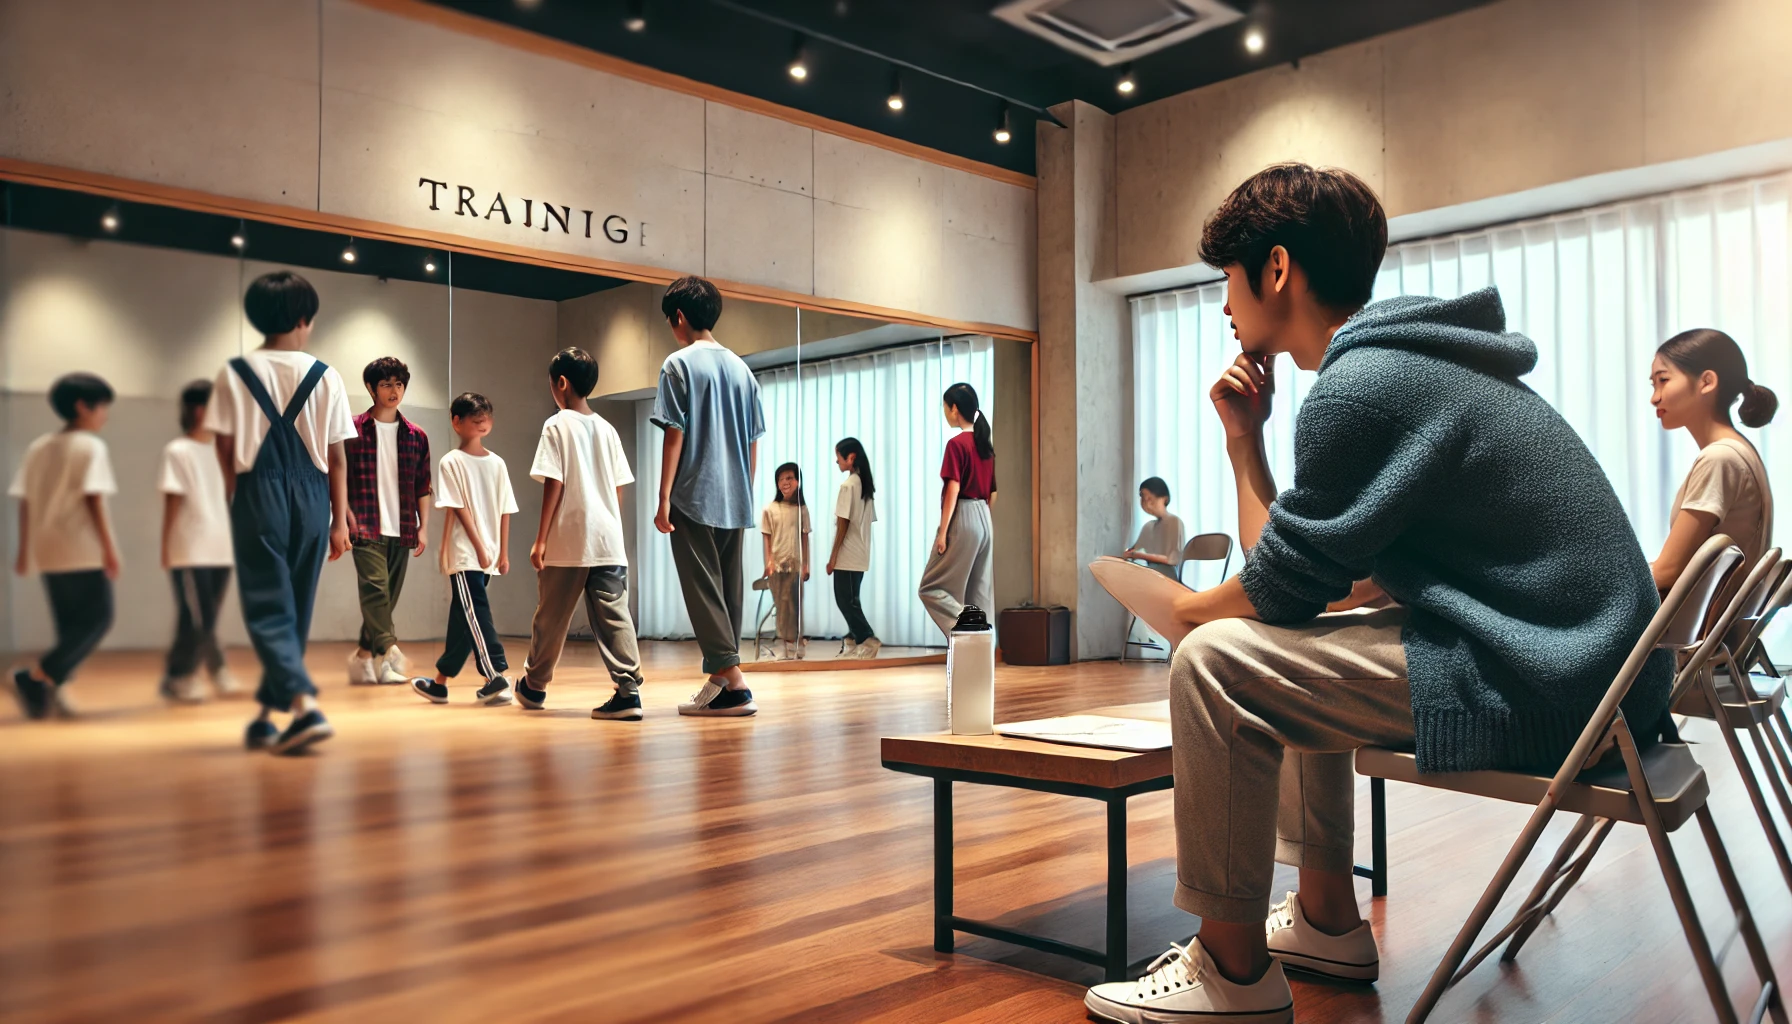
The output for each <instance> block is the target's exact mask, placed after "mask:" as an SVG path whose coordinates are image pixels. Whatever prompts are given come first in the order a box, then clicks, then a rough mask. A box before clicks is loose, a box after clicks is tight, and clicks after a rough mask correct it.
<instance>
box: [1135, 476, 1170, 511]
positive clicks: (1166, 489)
mask: <svg viewBox="0 0 1792 1024" xmlns="http://www.w3.org/2000/svg"><path fill="white" fill-rule="evenodd" d="M1139 490H1141V491H1144V492H1145V493H1147V494H1153V495H1156V496H1157V497H1159V498H1162V499H1164V504H1166V505H1168V504H1169V503H1170V485H1169V484H1166V483H1164V478H1163V477H1161V476H1148V477H1146V478H1145V482H1144V483H1142V484H1140V485H1139Z"/></svg>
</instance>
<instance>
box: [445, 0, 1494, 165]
mask: <svg viewBox="0 0 1792 1024" xmlns="http://www.w3.org/2000/svg"><path fill="white" fill-rule="evenodd" d="M432 2H436V3H440V4H441V5H442V6H445V7H453V8H457V9H459V10H462V11H466V12H468V13H471V14H476V15H479V16H481V17H485V18H490V19H493V20H497V21H502V22H505V23H507V24H511V25H515V26H518V27H521V28H526V29H529V30H531V31H534V32H538V33H541V34H543V35H547V36H552V37H554V38H557V39H561V40H564V41H567V42H570V43H574V44H577V45H579V46H583V47H586V48H588V49H591V50H596V51H599V52H601V53H607V54H611V55H614V56H617V57H621V58H623V59H625V60H629V61H633V62H635V63H638V64H644V65H647V66H648V67H652V68H658V69H660V70H663V71H669V72H673V73H675V74H679V75H683V76H685V77H687V78H692V79H696V80H697V81H700V82H704V83H707V84H710V85H714V86H718V87H720V88H724V89H728V90H732V91H734V92H740V93H745V94H747V95H749V96H755V97H758V98H760V99H764V100H770V101H772V102H776V103H781V104H784V105H786V106H790V107H795V108H798V109H800V110H805V111H808V112H810V113H814V114H819V115H821V116H823V117H827V118H831V119H833V120H836V121H844V122H846V123H848V124H852V125H857V126H859V127H861V128H867V129H870V130H872V131H876V132H879V133H882V134H885V135H891V136H895V137H896V138H900V139H905V140H907V141H910V142H915V143H919V144H921V145H924V146H929V147H932V148H934V149H939V150H944V151H945V152H948V153H954V154H957V155H959V156H964V157H969V158H971V159H974V160H981V161H984V162H986V163H992V164H996V165H998V166H1001V167H1007V168H1010V169H1012V170H1017V171H1023V172H1026V173H1029V174H1030V173H1032V172H1033V156H1034V153H1033V121H1034V118H1035V117H1036V116H1037V115H1035V114H1034V113H1033V112H1032V111H1030V110H1027V109H1024V108H1016V109H1014V110H1013V113H1012V115H1011V120H1012V125H1013V131H1014V136H1013V139H1012V141H1010V142H1009V143H1008V144H1006V145H1000V144H998V143H997V142H996V141H995V139H994V128H995V125H996V123H997V121H998V120H999V119H1000V117H1001V111H1002V107H1003V101H1002V99H1000V98H998V97H1007V98H1009V99H1012V100H1014V101H1017V102H1018V103H1020V104H1025V105H1028V106H1031V107H1036V108H1046V107H1050V106H1052V105H1054V104H1057V103H1062V102H1064V101H1066V100H1071V99H1080V100H1084V101H1087V102H1089V103H1092V104H1094V105H1095V106H1098V107H1100V108H1102V109H1103V110H1108V111H1118V110H1121V109H1123V108H1126V107H1131V106H1137V105H1139V104H1141V103H1149V102H1151V101H1152V100H1158V99H1163V98H1164V97H1166V96H1172V95H1175V94H1176V93H1179V92H1186V91H1187V90H1189V89H1194V88H1198V87H1200V86H1203V85H1209V84H1211V83H1213V82H1218V81H1222V80H1224V79H1227V78H1234V77H1237V76H1239V75H1243V74H1246V73H1248V72H1251V71H1255V70H1258V69H1260V68H1265V67H1271V66H1273V65H1276V64H1283V63H1287V62H1289V61H1293V60H1298V59H1299V58H1301V57H1305V56H1308V55H1311V54H1315V53H1320V52H1323V51H1325V50H1329V49H1333V48H1334V47H1338V46H1342V45H1344V44H1345V43H1349V42H1354V41H1356V40H1359V39H1366V38H1369V37H1370V36H1375V35H1380V34H1382V33H1384V32H1391V31H1393V30H1395V29H1399V28H1404V27H1406V26H1408V25H1413V24H1417V23H1419V22H1422V21H1427V20H1430V19H1432V18H1437V17H1441V16H1443V15H1446V14H1451V13H1454V12H1456V11H1460V10H1465V9H1467V8H1470V7H1476V6H1479V5H1481V4H1482V3H1485V2H1488V0H1226V2H1228V3H1230V4H1231V5H1232V6H1233V7H1234V8H1235V9H1237V10H1239V11H1241V12H1242V13H1243V14H1244V15H1245V17H1244V18H1242V19H1241V20H1239V21H1237V22H1233V23H1232V24H1230V25H1226V26H1223V27H1220V28H1217V29H1214V30H1212V31H1210V32H1206V33H1204V34H1202V35H1198V36H1196V37H1194V38H1192V39H1189V40H1186V41H1184V42H1182V43H1179V44H1177V45H1174V46H1171V47H1168V48H1166V49H1163V50H1160V51H1158V52H1157V53H1154V54H1151V55H1149V56H1147V57H1145V58H1143V59H1141V60H1140V61H1138V62H1137V63H1136V64H1135V65H1134V67H1133V71H1134V73H1135V75H1136V77H1137V81H1138V88H1137V89H1136V90H1135V91H1134V92H1133V94H1132V95H1131V97H1123V96H1121V95H1120V94H1119V93H1118V92H1117V91H1116V89H1115V85H1116V82H1117V81H1118V78H1119V69H1117V68H1104V67H1102V66H1100V65H1098V64H1096V63H1095V62H1093V61H1091V60H1088V59H1085V58H1083V57H1080V56H1077V55H1074V54H1072V53H1070V52H1068V51H1065V50H1061V49H1059V48H1058V47H1056V46H1054V45H1052V44H1050V43H1048V42H1046V41H1045V40H1043V39H1039V38H1036V37H1034V36H1031V35H1028V34H1027V33H1025V32H1023V31H1021V30H1020V29H1018V28H1015V27H1013V26H1011V25H1009V24H1007V23H1006V22H1003V21H999V20H997V19H996V18H995V17H994V16H993V15H991V14H990V12H991V11H992V10H993V9H995V8H996V7H998V6H1000V5H1001V3H1002V0H644V9H643V10H642V15H643V17H644V19H645V21H646V27H645V29H644V30H642V31H640V32H631V31H629V30H628V29H626V28H625V27H624V25H623V23H624V21H625V20H627V18H628V16H629V13H630V8H631V0H432ZM791 26H797V27H800V28H801V29H805V30H808V31H809V32H811V33H815V34H816V35H817V36H821V37H828V38H831V39H833V40H837V41H838V42H839V43H840V44H849V45H838V44H836V43H832V42H829V41H827V40H826V39H824V38H814V37H811V38H810V39H809V41H808V43H807V45H806V53H807V58H808V59H807V63H808V66H809V68H810V74H809V77H808V78H807V80H806V81H804V82H802V83H798V82H796V81H795V80H793V79H792V78H791V77H790V76H789V74H788V73H787V70H786V68H787V65H788V64H789V62H790V59H791V54H792V50H793V47H794V45H795V40H796V37H797V32H796V29H795V28H792V27H791ZM1253 29H1255V30H1256V31H1258V32H1260V33H1261V34H1262V37H1263V40H1264V46H1263V49H1262V52H1260V53H1256V54H1252V53H1248V52H1247V51H1246V49H1245V45H1244V39H1245V36H1246V33H1247V32H1249V31H1251V30H1253ZM853 47H857V48H860V49H854V48H853ZM861 50H865V51H871V53H869V54H868V53H865V52H861ZM873 54H875V55H873ZM891 61H899V62H904V63H907V64H910V65H914V66H916V67H919V68H924V69H926V70H927V71H930V72H934V73H936V74H939V75H943V76H945V77H946V78H950V79H956V80H957V81H958V82H961V83H966V84H953V83H951V82H948V81H943V80H941V79H937V78H930V77H928V76H926V75H923V74H921V73H919V72H916V71H912V70H910V71H904V72H902V92H903V98H904V100H905V106H904V109H903V110H902V111H901V112H900V113H894V112H892V111H891V110H889V108H888V107H887V106H886V105H885V98H886V97H887V96H888V95H889V92H890V84H891V74H892V72H893V70H894V65H893V64H892V63H890V62H891ZM970 86H976V87H979V88H980V89H982V90H987V92H983V91H979V88H971V87H970ZM991 94H994V95H991Z"/></svg>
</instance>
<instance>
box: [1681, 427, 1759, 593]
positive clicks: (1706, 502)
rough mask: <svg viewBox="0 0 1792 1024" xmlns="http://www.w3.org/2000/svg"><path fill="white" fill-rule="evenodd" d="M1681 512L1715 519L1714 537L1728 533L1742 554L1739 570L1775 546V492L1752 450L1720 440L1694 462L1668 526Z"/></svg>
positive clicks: (1701, 452) (1726, 440) (1742, 445)
mask: <svg viewBox="0 0 1792 1024" xmlns="http://www.w3.org/2000/svg"><path fill="white" fill-rule="evenodd" d="M1681 509H1687V510H1690V511H1693V512H1709V513H1711V514H1712V515H1714V516H1716V517H1717V529H1716V531H1715V532H1717V533H1727V534H1729V535H1730V539H1731V540H1733V541H1735V542H1736V546H1737V547H1739V548H1741V549H1742V554H1743V559H1744V561H1743V563H1742V564H1743V565H1744V566H1752V565H1754V564H1755V563H1756V562H1757V561H1759V560H1760V558H1761V555H1762V553H1763V552H1765V551H1766V550H1767V549H1768V548H1769V547H1770V546H1772V544H1773V491H1772V489H1771V488H1770V487H1769V485H1768V483H1767V468H1766V467H1765V466H1763V465H1761V456H1760V455H1758V454H1756V452H1755V450H1754V448H1753V447H1751V446H1749V445H1746V444H1742V443H1739V442H1737V441H1734V440H1731V439H1730V438H1727V437H1726V438H1719V439H1718V440H1716V441H1713V442H1712V443H1710V444H1708V445H1706V446H1705V447H1704V448H1703V449H1702V450H1700V452H1699V457H1698V458H1696V459H1694V460H1693V463H1692V469H1690V470H1688V471H1687V473H1686V479H1685V480H1683V481H1681V483H1680V490H1679V492H1678V493H1676V494H1675V495H1674V505H1673V508H1671V509H1670V510H1669V511H1668V522H1669V523H1670V524H1672V523H1673V521H1674V517H1675V516H1677V515H1679V514H1680V510H1681Z"/></svg>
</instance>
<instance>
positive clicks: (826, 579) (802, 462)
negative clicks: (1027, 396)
mask: <svg viewBox="0 0 1792 1024" xmlns="http://www.w3.org/2000/svg"><path fill="white" fill-rule="evenodd" d="M957 381H965V382H967V383H969V384H970V385H971V386H972V387H974V388H976V389H977V395H978V397H979V398H981V399H982V401H983V408H984V413H985V415H987V416H988V417H989V418H990V420H992V421H993V420H994V419H995V417H996V415H998V413H997V411H996V410H995V409H994V408H993V407H992V399H993V397H994V391H995V348H994V343H993V342H992V341H991V340H990V339H989V338H987V337H980V336H973V337H958V338H948V339H944V340H942V341H940V342H928V343H925V344H920V345H910V346H905V347H902V348H896V349H889V350H886V351H883V352H874V353H871V354H868V355H862V356H849V357H846V358H841V359H829V360H823V361H818V362H813V363H812V362H807V361H805V362H803V363H802V366H801V375H800V378H799V375H798V368H797V367H796V366H794V365H792V366H786V367H779V368H776V369H772V370H767V371H765V372H763V373H760V374H759V386H760V399H761V401H762V402H763V403H764V406H765V427H766V433H765V438H764V440H762V441H761V442H760V449H759V474H758V481H757V484H756V486H755V490H754V501H755V506H756V507H757V506H762V505H764V503H765V502H767V501H770V500H771V497H772V493H773V484H772V476H771V474H772V472H773V471H774V470H775V469H776V468H777V467H778V466H779V465H780V464H781V463H785V462H795V463H796V464H797V465H799V466H800V467H802V473H803V475H802V479H803V494H804V497H805V499H806V500H807V502H808V504H809V516H810V520H811V526H812V529H813V533H812V534H811V535H810V545H811V548H810V551H811V566H812V569H813V573H812V575H811V577H810V580H809V583H808V585H807V586H805V587H804V588H803V635H805V636H810V637H834V636H840V635H841V634H842V633H844V632H845V626H846V624H845V621H844V620H843V619H842V618H841V616H840V611H839V609H838V608H836V607H835V606H834V591H833V579H832V577H830V576H828V575H827V573H826V571H825V567H826V565H827V560H828V552H829V551H830V550H831V549H832V545H833V540H834V497H835V494H836V492H837V490H838V489H839V486H840V482H841V479H842V475H841V473H840V471H839V470H838V469H836V468H835V466H834V444H835V443H836V442H837V441H839V440H840V439H841V438H844V437H856V438H858V439H859V441H860V442H861V443H863V444H864V446H865V450H866V454H867V455H868V456H869V457H870V460H871V467H872V473H873V476H874V477H875V479H876V482H877V497H876V502H877V515H878V521H877V524H876V525H875V526H874V527H872V533H871V569H870V571H868V572H867V573H866V574H865V583H864V589H863V590H862V591H861V592H860V597H861V600H862V601H863V602H864V606H865V616H866V618H867V619H869V620H870V622H871V626H872V628H873V629H875V630H876V631H877V635H878V637H879V639H881V640H883V642H884V643H885V644H889V645H892V646H938V645H940V644H942V643H943V642H944V639H943V638H942V637H941V635H940V632H939V630H938V629H937V628H936V627H935V626H934V625H933V621H932V620H931V619H929V618H928V617H927V615H926V613H925V612H924V611H922V609H921V603H920V600H919V599H918V598H916V596H915V591H916V589H917V588H918V587H919V586H920V582H921V570H922V569H923V568H924V567H925V566H926V564H927V551H928V546H929V545H930V544H931V543H932V541H933V533H934V529H935V528H936V527H937V526H938V525H939V499H940V483H939V466H940V458H941V455H942V453H943V452H944V450H945V445H946V438H947V434H948V432H949V429H950V428H948V427H947V426H946V421H945V418H944V416H943V415H942V414H941V410H940V396H941V395H943V394H944V393H945V390H946V388H947V387H949V386H950V385H952V384H953V383H955V382H957ZM652 405H653V403H652V402H650V401H648V402H641V403H639V411H638V413H637V421H636V422H637V434H636V436H637V438H638V439H639V440H638V451H637V453H636V467H635V475H636V476H637V477H638V478H639V480H640V482H639V484H638V485H637V486H638V488H639V493H640V494H642V495H644V496H649V497H648V498H644V499H643V500H642V501H641V502H640V503H639V520H640V521H639V525H638V527H637V529H638V530H639V534H638V536H639V537H640V543H639V545H638V548H637V556H636V561H637V562H638V563H639V567H638V569H637V570H636V572H635V574H634V580H635V584H636V586H637V587H638V588H639V590H640V595H639V602H640V609H641V622H640V624H639V625H640V631H641V635H642V636H646V637H655V638H683V637H689V636H690V635H691V627H690V619H689V617H688V616H687V615H686V614H685V607H684V597H683V595H682V594H681V593H680V591H679V588H678V575H677V572H676V570H675V569H674V567H673V565H672V551H671V546H670V544H669V542H668V541H667V539H666V538H665V536H663V535H662V534H660V533H659V532H658V531H656V530H655V529H654V527H653V514H654V509H653V507H652V501H651V500H650V496H652V495H656V494H658V493H659V492H658V486H659V481H658V478H659V458H660V456H659V452H660V436H661V435H660V430H659V428H657V427H655V426H653V425H652V424H651V423H650V422H648V419H647V416H648V413H649V412H650V411H651V409H652ZM999 465H1000V453H998V466H999ZM997 481H998V484H999V482H1000V474H999V470H998V476H997ZM742 548H743V555H742V559H743V562H744V564H745V567H746V568H745V576H746V578H747V579H748V580H753V579H756V578H758V576H759V575H760V572H761V570H762V568H763V566H764V555H763V551H764V549H763V544H762V541H761V539H760V534H759V532H758V530H750V531H748V532H747V534H746V536H745V537H744V538H743V539H742ZM997 571H998V572H999V571H1000V569H999V568H998V570H997ZM1029 571H1030V570H1029ZM758 596H759V595H758V594H756V593H754V592H753V591H751V590H748V591H747V593H746V614H745V616H744V618H745V619H746V625H745V629H746V632H748V633H749V634H750V633H751V631H752V628H753V622H754V621H755V609H756V606H757V604H758ZM766 607H767V608H769V607H770V600H769V598H768V599H767V603H766ZM767 625H768V628H769V626H770V624H769V623H768V624H767ZM823 653H825V652H824V651H823V650H820V649H817V650H816V651H815V654H816V655H820V654H823Z"/></svg>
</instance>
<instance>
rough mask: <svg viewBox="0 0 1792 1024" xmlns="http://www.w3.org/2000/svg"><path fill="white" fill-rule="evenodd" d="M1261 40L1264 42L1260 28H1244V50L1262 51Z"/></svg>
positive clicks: (1251, 51) (1249, 51) (1250, 51)
mask: <svg viewBox="0 0 1792 1024" xmlns="http://www.w3.org/2000/svg"><path fill="white" fill-rule="evenodd" d="M1263 42H1264V40H1263V30H1262V29H1260V28H1251V29H1248V30H1246V32H1245V34H1244V48H1245V50H1246V52H1248V53H1262V52H1263Z"/></svg>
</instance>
